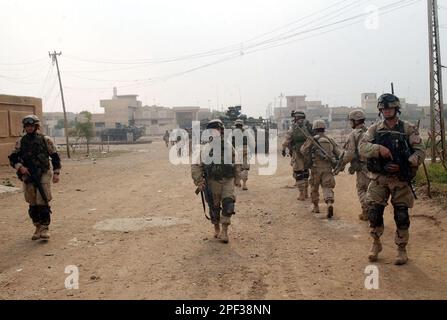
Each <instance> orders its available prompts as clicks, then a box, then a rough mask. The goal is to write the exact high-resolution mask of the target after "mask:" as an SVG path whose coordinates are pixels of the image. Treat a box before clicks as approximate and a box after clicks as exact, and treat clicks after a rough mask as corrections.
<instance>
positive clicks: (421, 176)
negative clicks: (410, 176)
mask: <svg viewBox="0 0 447 320" xmlns="http://www.w3.org/2000/svg"><path fill="white" fill-rule="evenodd" d="M426 166H427V173H428V177H429V179H430V184H431V193H432V196H434V197H436V196H441V197H445V198H447V170H445V169H444V167H443V166H442V164H440V163H436V164H427V165H426ZM415 181H416V186H418V187H423V188H426V187H427V178H426V177H425V173H424V168H422V167H421V168H419V170H418V172H417V175H416V178H415Z"/></svg>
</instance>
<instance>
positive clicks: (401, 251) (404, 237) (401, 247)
mask: <svg viewBox="0 0 447 320" xmlns="http://www.w3.org/2000/svg"><path fill="white" fill-rule="evenodd" d="M409 238H410V233H409V231H408V229H407V230H400V229H397V230H396V237H395V243H396V245H397V257H396V260H395V261H394V264H395V265H397V266H400V265H403V264H406V263H407V261H408V256H407V249H406V247H407V243H408V239H409Z"/></svg>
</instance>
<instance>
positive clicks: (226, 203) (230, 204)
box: [222, 198, 235, 217]
mask: <svg viewBox="0 0 447 320" xmlns="http://www.w3.org/2000/svg"><path fill="white" fill-rule="evenodd" d="M234 213H235V212H234V200H233V199H232V198H225V199H223V200H222V214H223V215H224V216H227V217H230V216H231V215H232V214H234Z"/></svg>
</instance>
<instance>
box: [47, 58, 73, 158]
mask: <svg viewBox="0 0 447 320" xmlns="http://www.w3.org/2000/svg"><path fill="white" fill-rule="evenodd" d="M61 54H62V52H56V51H53V53H51V52H48V55H49V56H50V58H51V59H52V61H53V63H54V62H56V69H57V76H58V78H59V88H60V90H61V98H62V109H63V110H64V131H65V142H66V144H67V157H68V158H70V146H69V144H68V122H67V112H66V111H65V99H64V90H63V89H62V80H61V74H60V72H59V64H58V62H57V56H60V55H61Z"/></svg>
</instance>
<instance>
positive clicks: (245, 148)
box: [233, 119, 255, 190]
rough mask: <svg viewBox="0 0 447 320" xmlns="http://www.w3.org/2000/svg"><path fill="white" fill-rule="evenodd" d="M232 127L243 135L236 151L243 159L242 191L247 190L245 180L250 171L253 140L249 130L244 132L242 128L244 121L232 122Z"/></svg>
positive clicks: (253, 146)
mask: <svg viewBox="0 0 447 320" xmlns="http://www.w3.org/2000/svg"><path fill="white" fill-rule="evenodd" d="M234 126H235V128H236V129H239V130H241V131H242V133H243V134H244V135H245V136H244V137H243V141H242V148H239V149H236V151H237V152H238V154H241V155H242V157H243V163H242V165H241V179H242V190H248V188H247V180H248V171H249V170H250V163H249V161H250V158H251V155H252V152H253V151H254V150H255V139H254V137H253V135H252V134H251V133H250V130H248V131H246V130H245V128H244V120H242V119H237V120H236V121H235V122H234ZM233 147H236V146H235V137H234V136H233Z"/></svg>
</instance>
